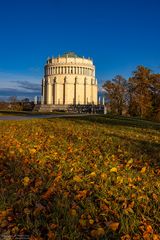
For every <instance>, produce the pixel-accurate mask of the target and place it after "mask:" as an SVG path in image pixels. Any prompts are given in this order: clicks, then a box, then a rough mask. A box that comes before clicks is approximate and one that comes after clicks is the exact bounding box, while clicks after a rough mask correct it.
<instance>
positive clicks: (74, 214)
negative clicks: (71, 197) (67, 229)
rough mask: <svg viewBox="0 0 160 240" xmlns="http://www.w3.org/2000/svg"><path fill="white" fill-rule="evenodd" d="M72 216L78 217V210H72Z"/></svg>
mask: <svg viewBox="0 0 160 240" xmlns="http://www.w3.org/2000/svg"><path fill="white" fill-rule="evenodd" d="M70 214H71V216H73V217H75V216H76V215H77V211H76V209H71V210H70Z"/></svg>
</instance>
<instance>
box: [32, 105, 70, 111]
mask: <svg viewBox="0 0 160 240" xmlns="http://www.w3.org/2000/svg"><path fill="white" fill-rule="evenodd" d="M67 109H68V105H53V104H40V105H38V104H37V105H36V106H35V107H34V111H38V112H53V111H67Z"/></svg>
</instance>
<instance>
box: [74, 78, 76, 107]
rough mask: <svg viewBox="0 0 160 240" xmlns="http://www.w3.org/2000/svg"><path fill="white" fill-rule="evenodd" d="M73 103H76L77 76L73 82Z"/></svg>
mask: <svg viewBox="0 0 160 240" xmlns="http://www.w3.org/2000/svg"><path fill="white" fill-rule="evenodd" d="M74 104H77V77H76V78H75V84H74Z"/></svg>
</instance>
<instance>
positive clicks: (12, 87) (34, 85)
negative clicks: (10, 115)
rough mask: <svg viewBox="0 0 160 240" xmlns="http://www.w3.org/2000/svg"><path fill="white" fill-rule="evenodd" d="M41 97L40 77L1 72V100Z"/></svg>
mask: <svg viewBox="0 0 160 240" xmlns="http://www.w3.org/2000/svg"><path fill="white" fill-rule="evenodd" d="M40 95H41V77H40V76H36V77H35V76H32V75H27V74H26V75H25V74H19V73H18V74H17V73H6V72H0V99H2V98H3V99H4V98H5V99H6V98H7V97H9V96H17V97H20V98H22V97H29V98H33V97H34V96H40Z"/></svg>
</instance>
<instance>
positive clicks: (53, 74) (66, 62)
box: [42, 52, 98, 105]
mask: <svg viewBox="0 0 160 240" xmlns="http://www.w3.org/2000/svg"><path fill="white" fill-rule="evenodd" d="M97 91H98V88H97V80H96V78H95V66H94V65H93V61H92V60H91V59H90V58H88V59H86V58H84V57H80V56H78V55H76V54H75V53H74V52H68V53H65V54H64V55H62V56H58V57H56V58H54V57H52V58H49V59H48V60H47V62H46V65H45V67H44V78H43V80H42V104H44V105H75V104H81V105H86V104H95V105H96V104H97Z"/></svg>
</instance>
